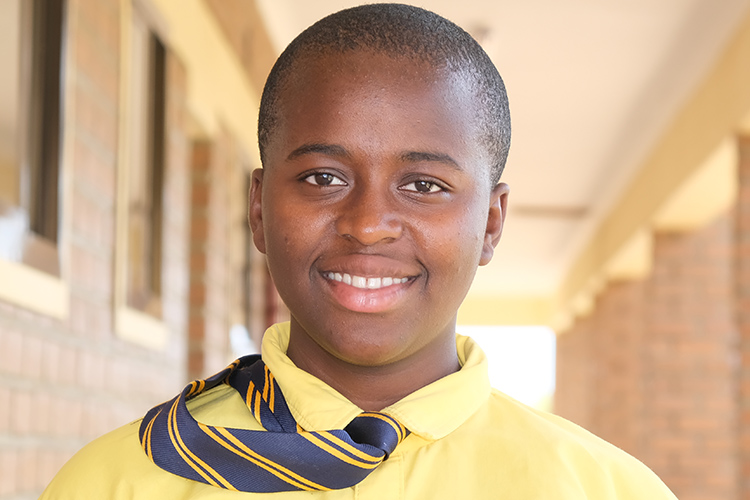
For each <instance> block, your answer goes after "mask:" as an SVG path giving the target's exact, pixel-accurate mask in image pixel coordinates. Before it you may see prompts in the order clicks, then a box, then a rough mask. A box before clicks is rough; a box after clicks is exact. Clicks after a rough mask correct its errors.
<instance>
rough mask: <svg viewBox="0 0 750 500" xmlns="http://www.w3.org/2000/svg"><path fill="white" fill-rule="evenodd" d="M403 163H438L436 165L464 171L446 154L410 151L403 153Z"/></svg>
mask: <svg viewBox="0 0 750 500" xmlns="http://www.w3.org/2000/svg"><path fill="white" fill-rule="evenodd" d="M401 161H404V162H420V161H425V162H436V163H444V164H446V165H449V166H451V167H453V168H455V169H456V170H463V168H461V165H459V164H458V162H457V161H456V160H454V159H453V158H451V157H450V155H447V154H444V153H430V152H427V151H408V152H406V153H403V154H402V155H401Z"/></svg>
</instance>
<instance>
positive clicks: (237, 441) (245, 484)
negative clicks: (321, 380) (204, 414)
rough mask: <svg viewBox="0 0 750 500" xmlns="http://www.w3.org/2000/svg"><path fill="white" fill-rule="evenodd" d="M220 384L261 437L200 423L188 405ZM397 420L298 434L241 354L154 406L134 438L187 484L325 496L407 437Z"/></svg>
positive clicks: (266, 381) (264, 377)
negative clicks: (234, 395)
mask: <svg viewBox="0 0 750 500" xmlns="http://www.w3.org/2000/svg"><path fill="white" fill-rule="evenodd" d="M221 383H225V384H229V385H230V386H232V387H234V388H235V389H236V390H237V391H238V392H239V393H240V395H241V396H242V397H243V399H244V400H245V402H246V403H247V407H248V409H249V411H250V412H252V414H253V415H254V416H255V418H256V419H257V420H258V422H260V424H261V425H262V426H263V428H264V429H265V431H252V430H247V429H233V428H226V427H218V426H211V425H206V424H203V423H200V422H197V421H196V420H195V419H194V418H193V417H192V415H190V412H189V411H188V409H187V406H186V405H185V402H186V401H187V400H189V399H191V398H193V397H195V396H197V395H198V394H200V393H201V392H204V391H207V390H209V389H211V388H212V387H215V386H217V385H219V384H221ZM408 433H409V432H408V430H406V428H405V427H404V426H403V425H401V424H400V423H399V422H398V421H397V420H396V419H394V418H393V417H391V416H389V415H387V414H385V413H377V412H365V413H362V414H360V415H358V416H357V417H356V418H354V420H352V422H351V423H350V424H349V425H348V426H347V427H346V428H345V429H344V430H331V431H315V432H308V431H305V430H303V429H302V428H301V427H299V425H297V422H296V421H295V420H294V417H293V416H292V414H291V412H290V411H289V407H288V406H287V404H286V401H285V400H284V396H283V395H282V394H281V390H280V389H279V386H278V384H277V383H276V381H275V380H274V377H273V374H272V373H271V372H270V370H269V369H268V367H267V366H266V365H265V363H263V361H262V360H261V359H260V356H259V355H254V356H245V357H242V358H240V359H238V360H237V361H235V362H233V363H232V364H231V365H229V366H228V367H227V368H225V369H224V370H223V371H221V372H219V373H217V374H216V375H213V376H212V377H210V378H207V379H205V380H197V381H194V382H191V383H190V384H188V385H187V386H186V387H185V389H183V391H182V393H180V394H179V395H178V396H177V397H175V398H174V399H172V400H170V401H167V402H166V403H162V404H160V405H158V406H155V407H154V408H152V409H151V410H149V412H148V413H147V414H146V416H145V417H144V418H143V421H142V422H141V426H140V429H139V436H140V440H141V445H142V446H143V449H144V451H145V452H146V454H147V455H148V457H149V458H150V459H151V460H152V461H153V462H154V463H155V464H156V465H158V466H159V467H161V468H162V469H164V470H166V471H168V472H171V473H172V474H176V475H178V476H181V477H185V478H187V479H192V480H194V481H199V482H202V483H206V484H210V485H213V486H217V487H219V488H225V489H229V490H236V491H246V492H257V493H270V492H276V491H295V490H308V491H325V490H335V489H341V488H348V487H350V486H354V485H355V484H357V483H359V482H360V481H362V480H363V479H364V478H365V477H367V476H368V475H369V474H370V473H371V472H372V471H374V470H375V468H376V467H377V466H378V465H380V464H381V463H382V462H383V461H384V460H385V459H387V458H388V456H389V455H390V454H391V453H392V452H393V450H394V449H395V448H396V446H397V445H398V444H399V443H400V442H401V441H403V439H404V438H405V437H406V436H407V435H408Z"/></svg>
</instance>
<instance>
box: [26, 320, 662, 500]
mask: <svg viewBox="0 0 750 500" xmlns="http://www.w3.org/2000/svg"><path fill="white" fill-rule="evenodd" d="M288 342H289V326H288V324H284V325H275V326H274V327H271V328H270V329H269V330H268V331H267V332H266V335H265V337H264V340H263V346H262V354H263V360H264V361H265V363H266V364H267V365H268V367H269V368H270V370H271V372H272V373H273V374H274V376H275V378H276V381H277V382H278V384H279V386H280V388H281V390H282V393H283V394H284V397H285V398H286V400H287V403H288V405H289V409H290V410H291V412H292V414H293V415H294V417H295V419H296V420H297V422H298V423H299V424H300V425H301V426H302V427H303V428H304V429H306V430H331V429H342V428H344V427H345V426H346V424H348V423H349V422H350V421H351V420H352V419H353V418H354V417H355V416H356V415H358V414H359V413H360V412H361V410H360V409H359V408H357V407H356V406H355V405H354V404H352V403H351V402H350V401H348V400H347V399H346V398H344V397H343V396H342V395H340V394H339V393H338V392H336V391H335V390H334V389H332V388H331V387H329V386H327V385H325V384H324V383H322V382H321V381H320V380H318V379H317V378H315V377H313V376H312V375H310V374H308V373H306V372H304V371H302V370H300V369H298V368H297V367H296V366H294V364H293V363H292V362H291V360H290V359H289V358H288V357H287V356H286V354H285V353H286V347H287V345H288ZM457 346H458V353H459V358H460V361H461V365H462V368H461V370H460V371H458V372H457V373H453V374H451V375H448V376H447V377H444V378H442V379H440V380H438V381H437V382H434V383H432V384H430V385H428V386H426V387H423V388H422V389H420V390H418V391H416V392H414V393H412V394H411V395H409V396H407V397H406V398H404V399H402V400H401V401H399V402H397V403H395V404H394V405H392V406H390V407H388V408H386V409H384V410H383V411H384V412H386V413H388V414H390V415H392V416H394V417H396V418H397V419H399V420H400V421H401V422H402V423H403V424H404V425H405V426H406V427H407V428H408V429H409V430H410V431H411V434H410V435H409V436H408V437H407V438H406V439H405V440H404V442H403V443H401V444H400V445H399V446H398V447H397V448H396V450H395V451H394V452H393V454H391V456H390V458H389V459H388V460H387V461H385V462H384V463H383V464H382V465H381V466H380V467H378V469H376V470H375V471H374V472H373V473H372V474H370V475H369V476H368V477H367V478H366V479H365V480H364V481H362V482H361V483H359V484H358V485H357V486H355V487H352V488H347V489H344V490H336V491H328V492H282V493H270V494H268V495H271V498H273V500H301V499H303V498H305V499H307V498H310V499H317V498H320V499H321V500H322V499H323V497H325V500H344V499H356V500H369V499H378V500H384V499H388V500H391V499H439V498H445V499H457V498H461V499H463V498H470V499H480V498H502V499H510V500H521V499H523V500H527V499H540V500H542V499H544V500H551V499H555V500H567V499H596V500H610V499H619V500H636V499H637V500H642V499H649V500H660V499H674V498H675V497H674V495H673V494H672V493H671V492H670V491H669V490H668V489H667V487H666V486H665V485H664V484H663V483H662V482H661V481H660V480H659V479H658V478H657V477H656V475H654V473H653V472H651V471H650V470H649V469H648V468H647V467H646V466H644V465H643V464H641V463H640V462H638V461H637V460H636V459H634V458H632V457H631V456H629V455H627V454H626V453H625V452H623V451H621V450H619V449H618V448H616V447H614V446H612V445H610V444H608V443H606V442H604V441H602V440H601V439H599V438H597V437H595V436H594V435H592V434H590V433H589V432H587V431H585V430H583V429H582V428H580V427H578V426H576V425H575V424H572V423H570V422H568V421H566V420H564V419H562V418H560V417H557V416H554V415H551V414H548V413H544V412H540V411H537V410H534V409H531V408H529V407H527V406H525V405H523V404H521V403H519V402H517V401H515V400H513V399H512V398H510V397H508V396H506V395H504V394H502V393H500V392H498V391H496V390H493V389H491V388H490V384H489V379H488V377H487V361H486V358H485V356H484V353H482V351H481V350H480V349H479V347H478V346H477V345H476V344H475V343H474V342H473V341H472V340H471V339H469V338H468V337H462V336H457ZM188 408H189V410H190V412H191V413H192V415H193V416H194V417H195V418H196V420H198V421H200V422H204V423H207V424H210V425H220V426H224V427H236V428H246V429H258V430H260V429H261V427H260V426H259V424H258V423H257V421H256V420H255V418H254V417H253V416H252V415H251V413H250V412H249V411H248V409H247V407H246V406H245V403H244V402H243V400H242V398H241V397H240V396H239V394H238V393H237V392H236V391H235V390H234V389H232V388H231V387H229V386H227V385H223V384H222V385H220V386H218V387H216V388H215V389H212V390H210V391H208V392H206V393H204V394H201V395H200V396H198V397H196V398H195V399H193V400H191V401H189V402H188ZM139 425H140V420H138V421H135V422H132V423H130V424H128V425H125V426H123V427H121V428H119V429H117V430H115V431H113V432H111V433H109V434H106V435H105V436H102V437H101V438H99V439H97V440H95V441H93V442H92V443H90V444H89V445H87V446H86V447H85V448H83V449H82V450H81V451H80V452H78V453H77V454H76V455H75V456H74V457H73V458H72V459H71V460H70V461H69V462H68V463H67V464H66V465H65V466H64V467H63V469H62V470H61V471H60V472H59V473H58V475H57V476H56V477H55V479H54V480H53V481H52V483H50V485H49V486H48V487H47V490H46V491H45V492H44V493H43V494H42V496H41V499H43V500H49V499H73V498H75V499H89V498H92V499H94V498H96V499H99V498H102V499H103V498H106V499H112V500H120V499H138V500H150V499H154V500H156V499H158V500H162V499H167V498H168V499H170V500H172V499H175V500H178V499H188V498H200V499H217V500H219V499H221V500H231V499H243V498H244V499H247V498H250V497H252V496H254V495H262V494H259V493H241V492H239V493H238V492H234V491H228V490H223V489H219V488H216V487H214V486H209V485H206V484H202V483H197V482H194V481H190V480H188V479H184V478H182V477H179V476H175V475H173V474H170V473H168V472H165V471H163V470H162V469H160V468H159V467H157V466H156V465H154V464H153V463H152V462H151V461H150V460H149V459H148V457H147V456H146V454H145V453H144V452H143V449H142V448H141V446H140V443H139V441H138V427H139Z"/></svg>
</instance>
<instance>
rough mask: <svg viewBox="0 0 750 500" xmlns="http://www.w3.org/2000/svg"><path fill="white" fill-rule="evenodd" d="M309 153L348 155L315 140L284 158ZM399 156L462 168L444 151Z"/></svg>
mask: <svg viewBox="0 0 750 500" xmlns="http://www.w3.org/2000/svg"><path fill="white" fill-rule="evenodd" d="M309 154H322V155H326V156H331V157H334V158H348V157H349V156H350V155H349V152H348V151H347V150H346V148H344V147H343V146H340V145H338V144H326V143H320V142H316V143H310V144H303V145H302V146H300V147H298V148H297V149H295V150H294V151H292V152H291V153H289V156H287V157H286V159H287V161H288V160H294V159H295V158H299V157H300V156H305V155H309ZM399 158H400V159H401V161H402V162H405V163H417V162H435V163H443V164H446V165H449V166H451V167H453V168H455V169H456V170H463V168H462V167H461V165H459V164H458V162H457V161H456V160H454V159H453V158H452V157H451V156H450V155H447V154H445V153H432V152H428V151H407V152H405V153H402V154H401V155H400V157H399Z"/></svg>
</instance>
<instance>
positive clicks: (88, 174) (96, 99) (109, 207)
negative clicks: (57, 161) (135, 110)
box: [0, 0, 188, 500]
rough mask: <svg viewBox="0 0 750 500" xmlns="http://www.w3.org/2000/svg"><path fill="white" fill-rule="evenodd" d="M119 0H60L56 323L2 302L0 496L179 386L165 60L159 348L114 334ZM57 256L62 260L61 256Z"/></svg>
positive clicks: (181, 305)
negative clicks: (66, 120) (62, 280)
mask: <svg viewBox="0 0 750 500" xmlns="http://www.w3.org/2000/svg"><path fill="white" fill-rule="evenodd" d="M119 5H120V2H119V1H118V0H70V1H69V7H68V37H69V38H68V43H69V44H70V47H71V57H70V58H69V59H68V60H67V64H66V72H67V74H68V76H69V78H70V80H69V81H72V82H74V84H73V86H72V87H71V88H68V89H67V92H72V93H73V94H74V96H73V97H74V98H73V102H74V103H75V106H74V109H73V110H72V111H71V110H68V112H69V113H70V112H72V113H73V117H74V121H73V126H72V127H71V128H70V129H68V130H66V133H67V134H69V135H68V137H69V138H70V140H71V143H70V144H71V145H72V157H71V159H70V161H69V163H66V164H65V165H64V166H63V169H64V170H63V175H64V176H65V178H66V186H69V190H68V191H66V192H65V194H64V199H65V204H64V205H63V206H64V207H66V208H68V209H69V212H68V213H65V214H64V218H63V220H64V221H65V222H64V224H63V235H62V240H61V250H62V252H63V254H64V255H68V262H69V273H68V276H69V277H70V278H69V279H68V280H67V284H68V286H69V288H70V315H69V319H68V320H66V321H58V320H53V319H51V318H49V317H45V316H42V315H38V314H34V313H32V312H30V311H28V310H25V309H22V308H19V307H16V306H14V305H12V304H9V303H3V302H0V499H2V500H10V499H14V500H15V499H26V498H29V499H31V498H37V497H38V495H39V494H40V493H41V490H42V489H43V488H44V487H45V486H46V484H47V483H48V482H49V480H50V479H51V478H52V476H53V475H54V474H55V473H56V472H57V470H58V469H59V468H60V467H61V466H62V464H63V463H64V462H65V461H66V460H67V459H68V458H69V457H70V456H71V455H72V454H73V453H74V452H75V451H76V450H78V449H79V448H80V447H81V446H83V445H84V444H85V443H86V442H88V441H90V440H91V439H93V438H95V437H97V436H99V435H100V434H103V433H104V432H106V431H108V430H111V429H112V428H114V427H117V426H119V425H121V424H124V423H126V422H128V421H129V420H132V419H134V418H136V417H138V416H140V415H141V414H142V413H143V412H144V411H145V410H146V409H148V408H149V407H150V406H152V405H153V404H155V403H158V402H159V401H162V400H164V399H166V398H167V397H169V396H171V395H172V394H173V393H175V392H176V391H177V390H178V389H179V387H180V386H181V385H182V384H183V383H184V380H185V370H184V365H185V363H184V352H185V349H184V347H183V345H184V339H183V337H182V335H183V334H182V333H181V332H184V331H185V330H186V318H187V314H186V290H187V283H186V282H187V267H188V266H187V256H188V251H187V245H186V243H187V227H188V211H187V208H188V207H187V201H188V200H187V193H188V190H187V182H188V178H187V174H188V171H187V168H186V166H187V161H186V159H187V148H186V145H187V140H186V134H185V129H186V128H185V125H186V117H185V110H184V88H185V75H184V71H183V69H182V68H181V67H180V64H179V63H178V61H176V60H175V59H174V58H172V57H170V58H169V60H168V76H167V78H168V89H169V90H168V95H169V99H168V111H167V115H168V130H169V132H168V146H167V165H166V186H165V206H167V207H169V210H166V211H165V221H164V250H163V251H164V255H165V266H164V270H163V273H164V286H163V305H164V318H165V322H166V323H167V325H168V326H169V328H170V330H171V331H172V332H173V335H172V338H171V339H170V347H169V349H167V351H166V352H154V351H150V350H148V349H145V348H141V347H138V346H136V345H134V344H131V343H129V342H125V341H122V340H120V339H118V338H117V336H116V335H115V332H114V331H113V323H114V320H113V315H114V308H113V290H114V283H113V280H114V278H113V276H114V271H113V270H114V254H115V252H114V245H115V191H116V177H117V175H116V169H117V167H118V165H117V147H118V144H117V140H118V106H119V102H118V97H119V53H120V29H119V27H120V17H119V16H120V12H119ZM64 262H65V260H64Z"/></svg>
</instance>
